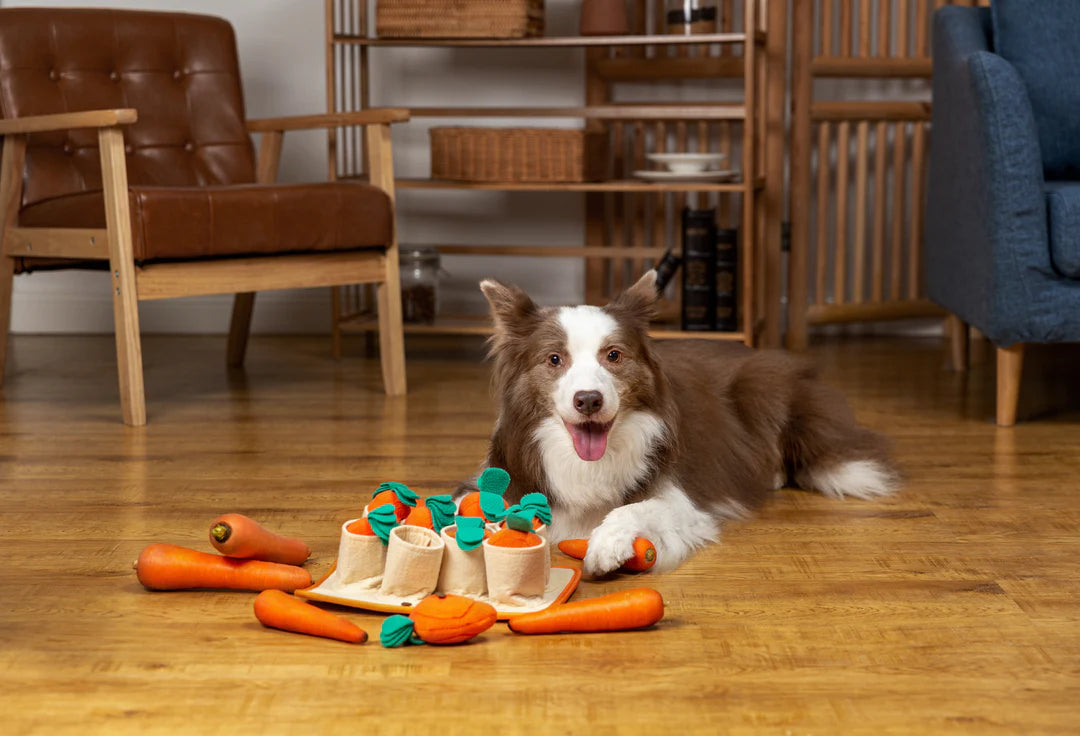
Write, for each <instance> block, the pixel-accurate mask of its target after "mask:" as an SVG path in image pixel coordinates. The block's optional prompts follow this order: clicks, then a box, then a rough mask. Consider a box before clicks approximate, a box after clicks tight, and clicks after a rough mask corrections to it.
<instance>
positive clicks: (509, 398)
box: [480, 271, 658, 461]
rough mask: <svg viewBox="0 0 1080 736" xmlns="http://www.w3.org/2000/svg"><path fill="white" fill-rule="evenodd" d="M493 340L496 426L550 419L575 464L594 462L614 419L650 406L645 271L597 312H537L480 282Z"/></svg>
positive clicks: (652, 286)
mask: <svg viewBox="0 0 1080 736" xmlns="http://www.w3.org/2000/svg"><path fill="white" fill-rule="evenodd" d="M480 288H481V290H482V291H483V292H484V296H485V297H487V300H488V303H489V304H490V305H491V313H492V316H493V318H494V320H495V334H494V336H493V337H492V339H491V342H490V354H491V357H492V358H493V359H494V362H495V372H494V383H495V387H496V392H497V396H498V398H499V401H500V402H501V404H502V405H501V407H500V421H504V420H505V417H506V415H507V414H511V415H513V416H514V418H515V421H525V422H537V421H540V420H543V419H546V418H547V417H551V416H554V417H556V418H557V419H558V420H560V421H561V422H562V423H563V425H564V426H565V427H566V431H567V433H568V434H569V436H570V438H571V440H572V441H573V444H574V450H575V452H576V453H577V455H578V457H580V458H581V459H582V460H589V461H591V460H599V459H600V458H601V457H603V455H604V452H605V450H606V449H607V439H608V434H609V432H610V431H611V429H612V427H613V426H615V424H616V423H617V422H618V421H619V419H620V416H622V415H624V414H626V413H628V412H630V411H632V410H634V409H638V408H642V407H647V406H648V405H649V403H650V401H652V400H655V397H656V390H657V385H656V384H657V381H658V372H657V365H656V360H655V358H654V356H653V354H652V350H651V347H650V343H649V337H648V326H649V318H650V317H651V316H652V313H653V307H654V305H655V302H656V298H657V291H656V272H655V271H649V272H648V273H646V274H645V275H644V276H643V277H642V278H641V279H640V280H639V281H638V282H637V283H635V284H634V285H633V286H632V287H630V288H629V289H628V290H627V291H625V292H623V293H622V294H620V295H619V296H618V297H617V298H616V299H615V300H614V301H612V302H611V303H610V304H608V305H607V306H604V307H593V306H579V307H538V306H537V305H536V304H535V303H533V301H532V299H530V298H529V296H528V294H526V293H525V292H524V291H522V290H521V289H519V288H518V287H516V286H507V285H504V284H501V283H499V282H498V281H494V280H485V281H482V282H481V283H480Z"/></svg>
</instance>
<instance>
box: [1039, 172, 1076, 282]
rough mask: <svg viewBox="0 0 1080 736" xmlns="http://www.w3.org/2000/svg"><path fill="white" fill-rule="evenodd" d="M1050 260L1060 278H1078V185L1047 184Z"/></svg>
mask: <svg viewBox="0 0 1080 736" xmlns="http://www.w3.org/2000/svg"><path fill="white" fill-rule="evenodd" d="M1046 220H1047V226H1048V230H1049V233H1050V260H1052V261H1053V262H1054V268H1056V269H1057V270H1058V271H1059V272H1061V275H1062V276H1068V277H1069V278H1071V279H1080V182H1063V181H1060V182H1059V181H1055V182H1048V183H1047V185H1046Z"/></svg>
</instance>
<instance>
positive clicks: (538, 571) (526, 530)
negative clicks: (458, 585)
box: [484, 514, 551, 605]
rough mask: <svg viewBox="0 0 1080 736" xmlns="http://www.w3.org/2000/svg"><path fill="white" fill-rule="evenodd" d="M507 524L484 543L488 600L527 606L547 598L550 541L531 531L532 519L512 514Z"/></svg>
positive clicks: (507, 518)
mask: <svg viewBox="0 0 1080 736" xmlns="http://www.w3.org/2000/svg"><path fill="white" fill-rule="evenodd" d="M506 524H507V528H506V529H503V530H502V531H500V532H498V533H496V534H493V535H492V536H491V537H490V538H488V539H486V540H485V541H484V569H485V572H486V574H487V586H488V596H489V597H490V598H491V599H492V600H494V601H496V602H498V603H509V604H514V605H523V604H526V603H528V602H529V600H530V599H533V598H536V597H538V596H542V595H543V594H544V589H545V588H546V587H547V581H548V576H549V575H550V573H551V565H550V552H549V551H548V543H547V540H546V539H544V538H543V537H541V536H539V535H537V534H534V533H533V532H532V531H531V529H532V519H531V518H529V517H526V516H521V515H519V514H510V515H509V516H507V517H506Z"/></svg>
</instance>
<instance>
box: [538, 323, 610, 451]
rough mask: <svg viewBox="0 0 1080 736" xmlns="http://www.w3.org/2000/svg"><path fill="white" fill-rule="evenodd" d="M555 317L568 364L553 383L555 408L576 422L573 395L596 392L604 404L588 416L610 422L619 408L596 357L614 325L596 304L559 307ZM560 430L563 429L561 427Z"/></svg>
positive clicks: (608, 380)
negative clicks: (564, 345) (556, 317)
mask: <svg viewBox="0 0 1080 736" xmlns="http://www.w3.org/2000/svg"><path fill="white" fill-rule="evenodd" d="M558 316H559V324H561V325H562V328H563V331H564V332H566V351H567V354H568V355H567V356H566V357H568V358H569V363H570V367H569V368H567V370H566V372H565V373H563V375H562V376H560V377H559V380H558V381H556V382H555V395H554V397H553V398H554V400H555V408H556V411H558V412H559V414H560V415H561V416H562V417H563V418H564V419H566V420H567V421H568V422H573V423H576V422H580V421H581V419H582V417H581V415H579V414H578V413H577V411H576V410H575V409H574V394H576V393H577V392H578V391H599V392H600V395H601V396H603V397H604V406H603V409H601V411H600V413H599V414H598V415H596V416H595V417H591V418H592V419H593V420H594V421H597V422H610V421H611V419H612V418H613V417H614V416H615V413H616V412H618V410H619V392H618V390H617V389H616V388H615V381H614V380H613V379H612V377H611V373H609V372H608V371H607V370H606V369H605V368H604V367H603V366H602V365H600V361H599V360H598V357H597V356H598V353H599V352H600V350H601V349H602V348H604V347H605V346H606V345H607V343H608V341H609V340H610V339H611V335H612V333H613V332H615V329H616V327H618V325H617V323H616V322H615V319H614V318H613V317H612V316H611V315H610V314H608V313H607V312H605V311H604V310H602V309H600V308H599V307H589V306H584V307H563V308H562V309H560V310H559V315H558ZM561 429H562V431H563V433H565V432H566V429H565V428H561ZM608 441H609V442H610V441H611V440H610V439H609V440H608ZM609 451H610V450H609Z"/></svg>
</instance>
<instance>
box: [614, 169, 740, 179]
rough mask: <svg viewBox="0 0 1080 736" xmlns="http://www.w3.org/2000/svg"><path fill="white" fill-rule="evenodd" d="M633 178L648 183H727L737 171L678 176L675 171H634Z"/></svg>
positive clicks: (700, 172)
mask: <svg viewBox="0 0 1080 736" xmlns="http://www.w3.org/2000/svg"><path fill="white" fill-rule="evenodd" d="M634 176H636V177H638V178H639V179H648V180H650V181H727V180H729V179H734V178H735V177H736V176H738V172H737V171H731V170H727V171H695V172H691V173H688V174H680V173H678V172H675V171H648V170H642V171H635V172H634Z"/></svg>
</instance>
